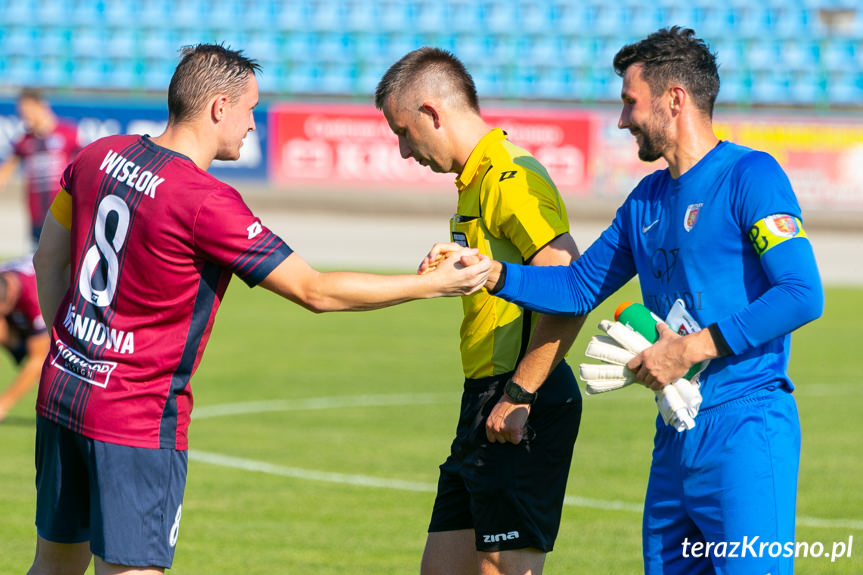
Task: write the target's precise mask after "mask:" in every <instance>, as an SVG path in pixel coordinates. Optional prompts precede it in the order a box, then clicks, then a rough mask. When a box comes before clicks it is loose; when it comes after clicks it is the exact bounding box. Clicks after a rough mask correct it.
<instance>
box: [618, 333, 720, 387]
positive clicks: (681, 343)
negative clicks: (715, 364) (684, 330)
mask: <svg viewBox="0 0 863 575" xmlns="http://www.w3.org/2000/svg"><path fill="white" fill-rule="evenodd" d="M656 329H657V332H658V333H659V339H657V340H656V342H655V343H654V344H653V345H652V346H650V347H648V348H647V349H645V350H644V351H642V352H641V353H639V354H638V355H636V356H635V357H633V358H632V359H631V360H629V361H628V362H627V363H626V367H628V368H629V369H630V370H631V371H632V372H633V373H634V374H635V377H636V378H637V379H638V381H640V382H642V383H643V384H644V385H646V386H647V387H649V388H650V389H652V390H654V391H659V390H661V389H662V388H663V387H665V386H666V385H668V384H670V383H673V382H675V381H677V380H678V379H680V378H682V377H684V376H685V375H686V373H687V372H688V371H689V368H691V367H692V366H693V365H695V364H696V363H698V362H700V361H703V360H705V359H710V358H711V357H716V355H717V354H716V352H715V350H716V348H715V346H714V345H713V339H712V338H711V337H710V332H709V331H708V330H706V329H705V330H701V331H699V332H696V333H691V334H688V335H685V336H681V335H679V334H678V333H676V332H675V331H674V330H672V329H671V328H669V327H668V326H667V325H666V324H664V323H658V324H657V325H656ZM708 344H709V346H710V347H712V348H713V350H714V353H713V355H711V354H710V353H709V350H707V349H706V346H707V345H708Z"/></svg>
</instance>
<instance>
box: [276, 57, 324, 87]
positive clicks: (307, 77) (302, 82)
mask: <svg viewBox="0 0 863 575" xmlns="http://www.w3.org/2000/svg"><path fill="white" fill-rule="evenodd" d="M320 74H321V72H320V70H319V69H318V66H317V65H316V64H315V63H313V62H310V61H305V62H297V63H295V64H293V65H292V66H291V67H290V68H289V69H288V73H287V81H286V82H285V84H284V86H283V88H282V91H283V92H284V93H286V94H314V93H316V92H317V85H318V79H319V77H320Z"/></svg>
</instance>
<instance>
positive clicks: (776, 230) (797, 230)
mask: <svg viewBox="0 0 863 575" xmlns="http://www.w3.org/2000/svg"><path fill="white" fill-rule="evenodd" d="M805 237H807V236H806V232H805V231H804V230H803V222H801V221H800V218H798V217H795V216H792V215H789V214H773V215H770V216H767V217H766V218H764V219H761V220H758V221H757V222H755V223H754V224H753V225H752V227H751V228H749V241H750V242H752V247H753V248H755V252H756V253H757V254H758V255H759V256H763V255H764V254H765V253H767V252H768V251H770V249H771V248H773V247H775V246H778V245H779V244H781V243H782V242H786V241H788V240H790V239H793V238H805Z"/></svg>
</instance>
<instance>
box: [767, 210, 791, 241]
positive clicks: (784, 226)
mask: <svg viewBox="0 0 863 575" xmlns="http://www.w3.org/2000/svg"><path fill="white" fill-rule="evenodd" d="M764 223H765V224H766V225H767V229H768V230H770V231H771V232H773V234H775V235H777V236H779V237H781V238H793V237H794V236H796V235H797V234H798V233H800V227H799V226H798V225H797V222H796V221H794V217H793V216H789V215H788V214H774V215H772V216H767V217H766V218H764Z"/></svg>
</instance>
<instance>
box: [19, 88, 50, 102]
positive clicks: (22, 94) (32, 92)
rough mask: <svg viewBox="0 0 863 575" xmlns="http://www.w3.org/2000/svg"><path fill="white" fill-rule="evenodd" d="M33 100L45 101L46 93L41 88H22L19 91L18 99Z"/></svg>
mask: <svg viewBox="0 0 863 575" xmlns="http://www.w3.org/2000/svg"><path fill="white" fill-rule="evenodd" d="M21 100H33V101H34V102H44V101H45V95H44V94H43V93H42V90H40V89H39V88H29V87H28V88H21V90H20V91H19V92H18V101H19V102H20V101H21Z"/></svg>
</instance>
